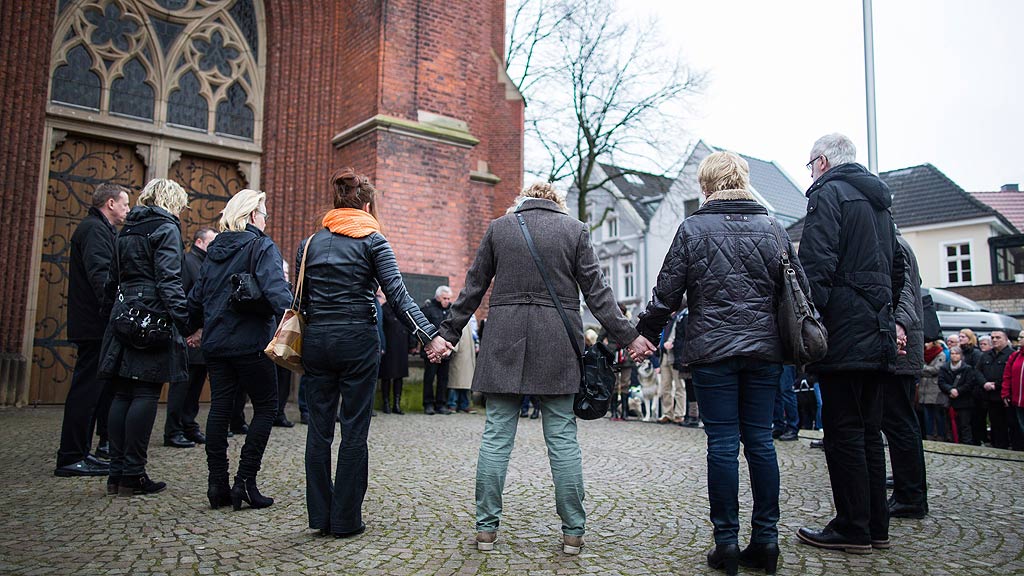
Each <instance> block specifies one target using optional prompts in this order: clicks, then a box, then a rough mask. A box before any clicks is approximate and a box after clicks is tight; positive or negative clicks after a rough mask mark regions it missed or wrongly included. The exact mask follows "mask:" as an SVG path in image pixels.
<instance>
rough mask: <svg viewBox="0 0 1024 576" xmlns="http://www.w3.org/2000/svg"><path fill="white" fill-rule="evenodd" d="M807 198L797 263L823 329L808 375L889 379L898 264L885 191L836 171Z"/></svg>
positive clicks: (866, 177)
mask: <svg viewBox="0 0 1024 576" xmlns="http://www.w3.org/2000/svg"><path fill="white" fill-rule="evenodd" d="M807 198H808V200H807V217H806V219H805V220H804V230H803V236H802V237H801V238H800V262H801V263H802V264H803V266H804V271H805V272H807V281H808V282H809V283H810V285H811V297H812V298H813V300H814V305H815V307H817V309H818V312H820V313H821V317H822V320H823V321H824V323H825V328H827V329H828V355H826V356H825V358H824V359H823V360H822V361H821V362H818V363H815V364H812V365H811V366H810V370H811V371H814V372H835V371H847V370H864V371H879V370H881V371H887V372H893V371H894V370H895V364H896V322H895V319H894V317H893V316H894V310H896V309H897V308H898V307H899V300H900V291H901V290H902V288H903V278H904V262H903V251H902V250H900V249H899V248H898V244H897V242H896V226H895V225H894V224H893V221H892V214H891V213H890V212H889V209H890V207H891V206H892V194H891V193H890V192H889V187H888V186H886V184H885V182H882V181H881V180H880V179H879V178H878V176H875V175H874V174H872V173H871V172H868V170H867V169H866V168H864V167H863V166H861V165H860V164H841V165H839V166H836V167H835V168H832V169H831V170H829V171H828V172H825V173H824V174H822V175H821V177H820V178H818V179H817V180H816V181H815V182H814V184H812V185H811V187H810V189H809V190H808V191H807Z"/></svg>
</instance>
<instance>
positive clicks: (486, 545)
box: [476, 532, 498, 552]
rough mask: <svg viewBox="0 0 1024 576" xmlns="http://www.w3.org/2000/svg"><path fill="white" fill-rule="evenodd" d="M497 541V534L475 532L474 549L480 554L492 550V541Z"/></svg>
mask: <svg viewBox="0 0 1024 576" xmlns="http://www.w3.org/2000/svg"><path fill="white" fill-rule="evenodd" d="M497 539H498V533H497V532H477V533H476V549H477V550H479V551H481V552H490V551H491V550H494V541H495V540H497Z"/></svg>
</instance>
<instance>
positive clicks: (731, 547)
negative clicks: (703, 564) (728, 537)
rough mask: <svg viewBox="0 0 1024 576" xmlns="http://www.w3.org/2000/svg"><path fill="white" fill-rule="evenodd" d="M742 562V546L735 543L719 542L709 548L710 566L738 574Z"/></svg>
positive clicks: (732, 575)
mask: <svg viewBox="0 0 1024 576" xmlns="http://www.w3.org/2000/svg"><path fill="white" fill-rule="evenodd" d="M739 564H740V548H739V546H737V545H735V544H718V545H716V546H715V547H714V548H712V549H711V550H708V566H710V567H712V568H714V569H715V570H724V571H725V573H726V574H728V575H729V576H736V572H737V571H738V570H739Z"/></svg>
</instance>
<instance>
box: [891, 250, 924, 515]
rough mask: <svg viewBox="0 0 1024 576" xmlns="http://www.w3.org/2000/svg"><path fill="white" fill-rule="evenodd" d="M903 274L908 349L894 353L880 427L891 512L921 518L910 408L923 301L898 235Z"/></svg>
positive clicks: (918, 454) (901, 318)
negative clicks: (885, 448)
mask: <svg viewBox="0 0 1024 576" xmlns="http://www.w3.org/2000/svg"><path fill="white" fill-rule="evenodd" d="M897 240H898V241H899V244H900V249H902V250H903V258H904V262H905V263H906V274H905V280H904V282H903V290H902V293H901V295H900V305H899V307H898V308H897V309H896V324H898V325H899V326H901V327H903V330H904V331H905V332H906V334H907V345H906V348H905V351H906V353H905V354H901V355H899V356H898V357H897V358H896V373H895V374H893V375H891V376H889V378H888V379H887V380H886V381H885V383H884V384H883V386H882V403H883V405H884V409H883V411H882V431H883V432H885V437H886V438H887V439H888V440H889V461H890V462H892V479H893V491H892V497H891V498H889V516H890V517H894V518H924V517H925V515H927V514H928V484H927V479H926V476H925V467H924V446H923V445H922V443H921V425H920V422H918V420H917V412H916V411H915V409H914V405H915V401H914V398H915V396H916V391H917V380H918V378H920V376H921V372H922V371H923V368H924V321H923V319H924V301H923V299H922V297H921V276H920V275H919V274H918V266H917V257H916V256H915V255H914V251H913V250H911V248H910V244H908V243H907V241H906V240H905V239H904V238H903V236H898V237H897Z"/></svg>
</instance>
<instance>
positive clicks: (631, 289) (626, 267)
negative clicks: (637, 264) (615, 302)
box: [622, 262, 636, 300]
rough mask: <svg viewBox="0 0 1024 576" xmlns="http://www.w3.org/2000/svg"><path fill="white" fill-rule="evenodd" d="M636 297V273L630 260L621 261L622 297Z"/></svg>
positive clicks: (624, 298)
mask: <svg viewBox="0 0 1024 576" xmlns="http://www.w3.org/2000/svg"><path fill="white" fill-rule="evenodd" d="M631 298H636V274H635V273H634V270H633V263H632V262H623V263H622V299H623V300H629V299H631Z"/></svg>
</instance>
